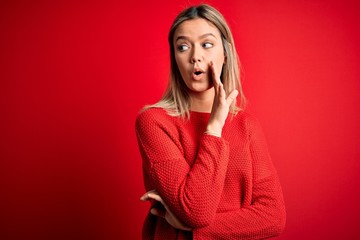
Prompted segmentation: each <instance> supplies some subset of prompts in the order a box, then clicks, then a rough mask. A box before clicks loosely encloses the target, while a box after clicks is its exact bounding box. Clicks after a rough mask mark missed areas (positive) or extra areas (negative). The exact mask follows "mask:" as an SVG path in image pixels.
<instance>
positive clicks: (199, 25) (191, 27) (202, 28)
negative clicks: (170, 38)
mask: <svg viewBox="0 0 360 240" xmlns="http://www.w3.org/2000/svg"><path fill="white" fill-rule="evenodd" d="M207 33H212V34H213V35H215V36H216V38H218V39H220V31H219V29H217V27H215V25H213V24H212V23H211V22H209V21H207V20H206V19H203V18H195V19H191V20H186V21H184V22H182V23H181V24H180V25H179V26H178V27H177V29H176V30H175V33H174V40H175V39H176V38H177V36H186V37H189V38H196V37H198V36H203V35H204V34H207Z"/></svg>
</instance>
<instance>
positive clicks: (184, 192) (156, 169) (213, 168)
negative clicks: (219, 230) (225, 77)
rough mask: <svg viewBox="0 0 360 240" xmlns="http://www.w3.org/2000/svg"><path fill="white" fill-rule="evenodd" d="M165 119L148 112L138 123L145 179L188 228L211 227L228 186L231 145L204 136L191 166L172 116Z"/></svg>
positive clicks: (219, 139)
mask: <svg viewBox="0 0 360 240" xmlns="http://www.w3.org/2000/svg"><path fill="white" fill-rule="evenodd" d="M161 117H162V115H160V114H159V115H155V116H154V114H148V113H147V111H146V112H143V113H142V114H140V115H139V116H138V118H137V121H136V135H137V139H138V144H139V148H140V152H141V155H142V159H143V171H144V180H145V181H149V182H150V183H151V187H153V188H155V189H156V190H157V191H158V192H159V194H160V195H161V196H162V198H163V199H164V201H165V202H166V204H167V205H168V206H169V208H170V209H171V211H173V212H174V214H175V215H176V216H177V217H179V219H180V220H181V221H183V222H184V223H185V224H186V225H188V226H189V227H192V228H199V227H204V226H207V225H209V224H210V223H211V222H212V221H213V219H214V217H215V214H216V209H217V207H218V204H219V201H220V197H221V194H220V193H221V192H222V189H223V186H224V181H225V174H226V169H227V164H228V159H229V146H228V142H227V141H225V140H224V139H222V138H218V137H214V136H210V135H205V134H204V135H203V136H202V137H201V139H200V143H199V149H198V152H197V156H196V159H195V161H194V163H193V164H192V165H191V166H190V165H189V163H188V162H190V161H187V159H185V158H184V152H183V149H182V146H181V144H180V142H179V136H178V131H177V129H176V126H175V125H174V123H173V122H171V121H169V119H168V117H167V118H163V119H162V118H161ZM145 185H146V182H145ZM147 190H151V189H147Z"/></svg>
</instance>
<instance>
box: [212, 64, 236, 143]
mask: <svg viewBox="0 0 360 240" xmlns="http://www.w3.org/2000/svg"><path fill="white" fill-rule="evenodd" d="M209 70H210V71H211V79H212V84H213V85H214V90H215V96H214V102H213V106H212V109H211V115H210V119H209V122H208V125H207V128H206V133H207V134H210V135H214V136H218V137H221V132H222V128H223V126H224V124H225V121H226V118H227V116H228V114H229V109H230V105H231V103H232V102H233V101H234V100H235V99H236V96H237V95H238V91H237V90H236V89H234V90H233V91H231V92H230V94H229V95H228V96H226V93H225V89H224V86H223V84H222V82H221V81H220V77H219V74H218V73H217V72H216V68H215V66H214V63H213V62H210V64H209Z"/></svg>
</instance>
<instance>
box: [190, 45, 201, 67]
mask: <svg viewBox="0 0 360 240" xmlns="http://www.w3.org/2000/svg"><path fill="white" fill-rule="evenodd" d="M201 61H202V53H201V49H199V48H198V47H195V46H194V47H193V51H192V55H191V59H190V62H191V63H196V62H201Z"/></svg>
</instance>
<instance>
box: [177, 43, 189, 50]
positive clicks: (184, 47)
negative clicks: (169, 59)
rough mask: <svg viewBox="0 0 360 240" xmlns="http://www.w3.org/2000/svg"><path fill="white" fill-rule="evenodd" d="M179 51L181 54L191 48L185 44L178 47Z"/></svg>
mask: <svg viewBox="0 0 360 240" xmlns="http://www.w3.org/2000/svg"><path fill="white" fill-rule="evenodd" d="M177 49H178V50H179V51H180V52H184V51H186V50H188V49H189V46H187V45H185V44H182V45H180V46H178V47H177Z"/></svg>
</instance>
